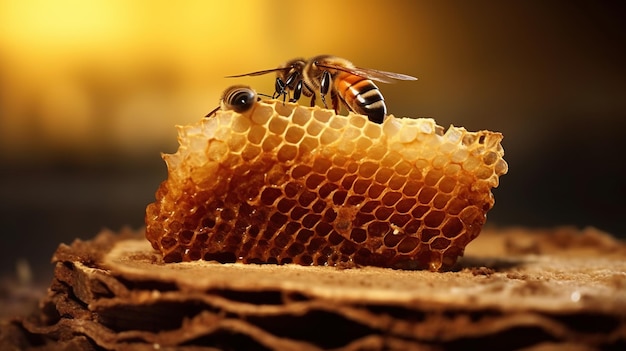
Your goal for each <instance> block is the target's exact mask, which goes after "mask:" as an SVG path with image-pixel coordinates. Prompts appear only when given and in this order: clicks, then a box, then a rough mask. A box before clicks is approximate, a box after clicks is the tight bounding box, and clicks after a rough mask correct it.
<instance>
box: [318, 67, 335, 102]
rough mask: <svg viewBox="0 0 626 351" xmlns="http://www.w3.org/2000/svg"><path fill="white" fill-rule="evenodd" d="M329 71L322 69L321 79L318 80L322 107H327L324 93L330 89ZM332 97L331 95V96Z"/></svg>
mask: <svg viewBox="0 0 626 351" xmlns="http://www.w3.org/2000/svg"><path fill="white" fill-rule="evenodd" d="M331 78H332V77H331V76H330V72H328V71H324V72H323V73H322V79H321V80H320V97H321V98H322V102H323V103H324V108H328V106H327V105H326V98H325V96H326V94H328V91H329V90H330V82H331ZM331 99H332V97H331Z"/></svg>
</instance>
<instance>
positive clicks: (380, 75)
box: [316, 63, 417, 83]
mask: <svg viewBox="0 0 626 351" xmlns="http://www.w3.org/2000/svg"><path fill="white" fill-rule="evenodd" d="M316 65H317V66H318V67H323V68H328V69H336V70H338V71H343V72H347V73H350V74H354V75H357V76H360V77H363V78H368V79H371V80H375V81H377V82H383V83H393V82H394V80H417V78H415V77H413V76H409V75H406V74H401V73H394V72H387V71H379V70H377V69H371V68H359V67H344V66H340V65H333V64H328V63H316Z"/></svg>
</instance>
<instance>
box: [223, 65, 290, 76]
mask: <svg viewBox="0 0 626 351" xmlns="http://www.w3.org/2000/svg"><path fill="white" fill-rule="evenodd" d="M289 69H291V67H282V68H272V69H266V70H263V71H256V72H250V73H244V74H237V75H234V76H226V77H225V78H239V77H245V76H261V75H263V74H268V73H272V72H278V71H286V70H289Z"/></svg>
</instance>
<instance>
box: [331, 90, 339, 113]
mask: <svg viewBox="0 0 626 351" xmlns="http://www.w3.org/2000/svg"><path fill="white" fill-rule="evenodd" d="M330 101H331V102H332V103H333V109H334V110H335V113H336V114H339V97H338V96H337V93H335V92H334V91H331V92H330Z"/></svg>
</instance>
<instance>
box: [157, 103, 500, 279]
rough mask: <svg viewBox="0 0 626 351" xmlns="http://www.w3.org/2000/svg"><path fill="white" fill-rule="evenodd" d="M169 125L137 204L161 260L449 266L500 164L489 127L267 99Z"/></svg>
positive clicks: (472, 231)
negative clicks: (162, 173)
mask: <svg viewBox="0 0 626 351" xmlns="http://www.w3.org/2000/svg"><path fill="white" fill-rule="evenodd" d="M178 131H179V137H178V139H179V143H180V147H179V149H178V151H177V152H176V153H175V154H165V155H163V158H164V160H165V162H166V164H167V168H168V178H167V180H165V181H164V182H163V183H161V185H160V187H159V189H158V190H157V192H156V201H155V202H154V203H152V204H150V205H148V207H147V209H146V238H147V239H148V240H149V241H150V243H151V244H152V247H153V248H154V249H156V250H159V251H160V252H161V253H162V255H163V260H164V261H165V262H181V261H194V260H201V259H203V260H216V261H219V262H223V263H224V262H242V263H274V264H286V263H297V264H300V265H329V266H342V267H352V266H361V265H373V266H381V267H392V268H401V269H429V270H432V271H442V270H446V269H449V268H450V267H451V266H452V265H453V264H454V263H455V262H456V260H457V258H458V257H459V256H461V255H463V252H464V249H465V246H466V245H467V244H468V243H469V242H470V241H472V240H473V239H474V238H476V237H477V236H478V234H479V232H480V230H481V228H482V225H483V224H484V222H485V219H486V213H487V211H489V210H490V209H491V208H492V207H493V205H494V198H493V195H492V193H491V188H493V187H497V185H498V177H499V176H501V175H503V174H505V173H506V172H507V169H508V166H507V163H506V162H505V161H504V159H503V154H504V151H503V149H502V147H501V145H500V142H501V140H502V135H501V134H500V133H495V132H490V131H479V132H468V131H466V130H465V129H464V128H458V127H454V126H450V127H449V128H448V129H447V130H444V128H442V127H440V126H438V125H436V124H435V121H434V120H432V119H426V118H423V119H413V118H396V117H394V116H392V115H390V116H388V117H387V118H386V119H385V121H384V122H383V123H382V124H375V123H372V122H370V121H368V119H367V117H366V116H362V115H358V114H353V113H350V114H348V115H347V116H342V115H336V114H335V113H334V112H333V111H331V110H327V109H322V108H319V107H304V106H300V105H297V104H292V103H283V102H282V101H277V100H268V101H260V102H256V103H254V105H253V106H252V107H251V108H250V109H249V110H247V111H244V112H243V113H237V112H234V111H232V110H230V111H229V110H222V111H217V112H216V113H215V115H214V116H212V117H210V118H205V119H203V120H201V121H199V122H197V123H195V124H191V125H188V126H184V127H180V126H179V127H178Z"/></svg>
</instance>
